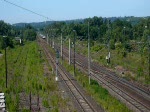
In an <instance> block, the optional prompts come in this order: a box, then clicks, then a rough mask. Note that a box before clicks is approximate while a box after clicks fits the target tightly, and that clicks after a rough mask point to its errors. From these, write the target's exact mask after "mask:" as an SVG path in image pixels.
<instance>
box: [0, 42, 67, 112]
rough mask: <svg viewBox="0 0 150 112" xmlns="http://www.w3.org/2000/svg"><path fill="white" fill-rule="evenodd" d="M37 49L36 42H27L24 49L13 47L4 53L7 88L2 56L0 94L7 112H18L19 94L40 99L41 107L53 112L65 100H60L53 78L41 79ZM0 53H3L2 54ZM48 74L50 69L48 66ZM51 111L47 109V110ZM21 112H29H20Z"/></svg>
mask: <svg viewBox="0 0 150 112" xmlns="http://www.w3.org/2000/svg"><path fill="white" fill-rule="evenodd" d="M39 49H41V48H39V46H38V45H37V43H36V42H27V43H25V45H24V46H16V47H15V48H14V49H7V59H8V88H7V89H6V88H5V69H4V67H5V62H4V58H5V57H4V56H3V57H1V58H0V91H1V92H4V93H5V94H6V106H7V110H8V111H10V112H16V111H19V110H18V109H19V101H20V97H19V93H21V92H22V91H24V92H25V94H26V95H29V93H30V91H31V93H32V95H34V96H37V94H38V93H39V96H40V98H42V101H43V103H42V104H43V106H45V107H47V109H48V111H50V112H51V111H52V112H57V111H58V110H60V109H61V108H62V107H60V105H64V108H67V107H66V102H67V100H65V99H62V98H61V95H60V94H59V92H58V86H57V83H56V82H55V80H54V79H55V76H54V75H53V74H49V75H48V76H44V69H43V63H46V64H48V63H47V61H45V60H44V55H42V57H41V58H40V53H39V51H38V50H39ZM2 52H3V51H2ZM48 69H49V70H52V68H51V67H50V66H49V68H48ZM49 107H51V108H49ZM23 111H29V110H28V109H24V110H23Z"/></svg>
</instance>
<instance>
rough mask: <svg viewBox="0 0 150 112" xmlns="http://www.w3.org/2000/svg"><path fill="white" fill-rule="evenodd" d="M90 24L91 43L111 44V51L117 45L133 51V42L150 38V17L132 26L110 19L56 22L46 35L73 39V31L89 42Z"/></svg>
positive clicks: (49, 26) (126, 21)
mask: <svg viewBox="0 0 150 112" xmlns="http://www.w3.org/2000/svg"><path fill="white" fill-rule="evenodd" d="M88 22H89V35H90V38H91V41H96V42H98V43H103V44H108V43H110V47H111V49H115V48H116V46H115V45H120V46H121V47H123V48H125V49H127V50H128V51H131V50H133V49H135V48H133V49H132V46H131V45H130V44H129V43H131V42H145V43H146V42H147V39H148V36H150V17H147V18H141V19H140V20H139V21H138V22H137V23H136V24H132V22H131V21H130V20H125V19H124V20H123V19H122V20H120V19H116V20H114V21H112V20H109V19H108V18H102V17H97V16H95V17H93V18H86V19H84V20H83V22H79V23H75V22H72V23H69V24H68V23H66V22H54V23H53V24H51V25H48V26H47V27H46V28H45V30H44V31H45V33H49V35H50V36H55V37H58V36H60V34H61V33H62V34H63V35H64V38H65V37H66V36H70V37H73V30H75V31H76V35H77V38H78V39H80V40H87V35H88Z"/></svg>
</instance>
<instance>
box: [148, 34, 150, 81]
mask: <svg viewBox="0 0 150 112" xmlns="http://www.w3.org/2000/svg"><path fill="white" fill-rule="evenodd" d="M148 48H149V51H148V55H149V56H148V59H149V61H148V62H149V63H148V66H149V79H150V36H148Z"/></svg>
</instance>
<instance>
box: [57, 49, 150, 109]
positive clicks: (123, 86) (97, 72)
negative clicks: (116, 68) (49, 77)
mask: <svg viewBox="0 0 150 112" xmlns="http://www.w3.org/2000/svg"><path fill="white" fill-rule="evenodd" d="M57 48H58V49H59V47H58V46H57ZM71 53H72V52H71ZM75 55H76V65H77V66H78V67H79V68H80V69H82V70H83V71H84V72H87V71H88V70H87V69H88V59H87V58H85V57H84V56H82V55H79V54H77V53H76V54H75ZM71 56H73V53H72V54H71ZM63 57H65V58H66V59H67V60H68V49H65V48H64V47H63ZM91 73H92V75H91V77H92V78H93V79H95V80H97V81H98V83H99V84H101V85H103V86H104V87H105V88H107V89H108V90H109V92H110V93H111V94H112V95H113V96H115V97H117V98H118V99H119V100H121V101H122V102H123V103H125V104H126V105H127V106H128V107H129V108H130V109H131V110H133V111H136V112H137V111H138V112H149V111H150V92H149V89H148V88H140V87H138V86H136V85H134V84H132V83H130V82H128V81H126V80H124V79H122V78H120V77H118V76H117V75H116V74H115V73H114V72H111V71H109V70H106V69H105V68H104V67H101V66H100V65H98V64H96V63H92V64H91Z"/></svg>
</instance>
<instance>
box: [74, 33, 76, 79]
mask: <svg viewBox="0 0 150 112" xmlns="http://www.w3.org/2000/svg"><path fill="white" fill-rule="evenodd" d="M73 32H74V63H73V64H74V77H75V47H76V43H75V41H76V39H75V34H76V31H75V30H73Z"/></svg>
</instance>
